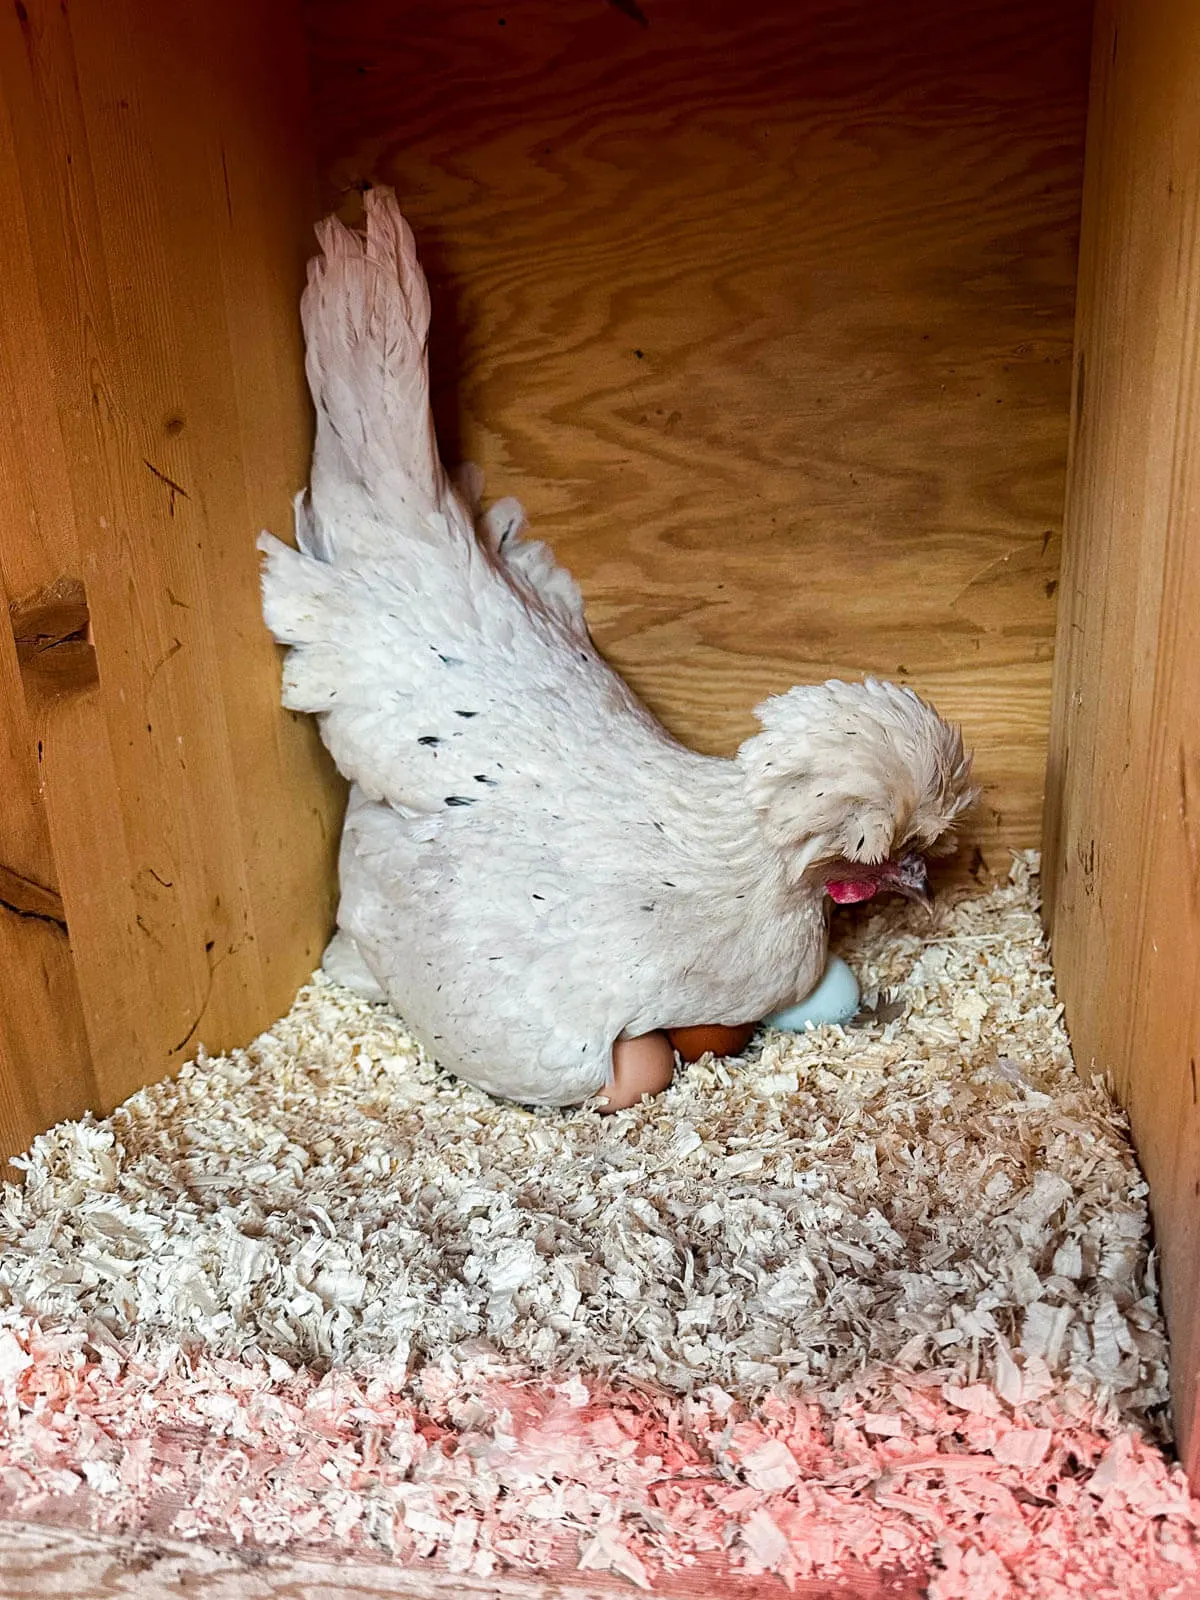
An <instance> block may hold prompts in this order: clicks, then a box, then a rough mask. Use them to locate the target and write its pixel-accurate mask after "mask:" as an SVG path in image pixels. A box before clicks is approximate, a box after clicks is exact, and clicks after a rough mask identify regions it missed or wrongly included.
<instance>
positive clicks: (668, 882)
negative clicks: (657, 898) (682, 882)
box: [663, 878, 675, 889]
mask: <svg viewBox="0 0 1200 1600" xmlns="http://www.w3.org/2000/svg"><path fill="white" fill-rule="evenodd" d="M663 886H664V888H667V889H673V888H674V887H675V885H674V884H673V883H672V882H671V880H670V878H664V879H663Z"/></svg>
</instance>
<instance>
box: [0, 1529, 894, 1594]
mask: <svg viewBox="0 0 1200 1600" xmlns="http://www.w3.org/2000/svg"><path fill="white" fill-rule="evenodd" d="M635 1592H636V1591H635V1590H634V1589H633V1588H632V1587H631V1586H630V1584H628V1583H627V1582H625V1580H624V1579H621V1578H610V1577H608V1576H607V1575H600V1576H597V1575H593V1574H587V1575H582V1574H580V1573H578V1572H576V1571H574V1570H572V1569H571V1567H570V1565H569V1564H565V1565H564V1569H563V1571H562V1572H557V1573H539V1574H536V1575H532V1574H523V1573H522V1574H517V1573H501V1574H498V1575H497V1576H495V1577H493V1578H474V1577H470V1576H464V1575H462V1574H458V1573H448V1572H445V1571H444V1570H439V1569H437V1568H434V1567H430V1566H426V1565H422V1564H418V1563H415V1564H413V1565H412V1566H402V1565H399V1564H396V1563H392V1562H387V1563H385V1562H381V1561H367V1560H353V1561H346V1560H342V1561H338V1562H336V1563H335V1562H331V1561H329V1560H327V1559H322V1558H320V1557H314V1556H304V1555H295V1554H284V1553H280V1552H277V1551H261V1550H214V1549H211V1548H205V1547H202V1546H200V1547H198V1546H196V1545H194V1544H185V1543H183V1542H181V1541H180V1540H177V1539H158V1538H147V1537H143V1538H132V1537H129V1536H120V1535H117V1536H114V1535H103V1534H94V1533H90V1532H87V1531H85V1530H83V1529H69V1528H64V1527H61V1526H60V1527H54V1528H52V1527H48V1526H46V1525H44V1524H43V1525H39V1524H34V1523H15V1522H7V1523H6V1522H0V1600H27V1597H30V1596H39V1597H40V1596H43V1595H61V1596H63V1597H70V1600H167V1597H168V1596H173V1595H180V1596H182V1595H186V1596H188V1597H189V1600H273V1597H278V1600H332V1597H333V1596H334V1595H339V1596H350V1597H357V1600H385V1597H391V1596H395V1597H397V1600H628V1597H629V1596H630V1595H631V1594H633V1593H635ZM654 1592H655V1594H657V1595H661V1596H662V1597H663V1600H761V1597H762V1596H764V1595H767V1594H772V1595H773V1594H776V1593H778V1594H779V1595H781V1596H782V1595H786V1594H788V1593H789V1592H790V1593H791V1594H793V1595H795V1596H797V1597H798V1600H919V1597H920V1595H921V1594H923V1593H924V1592H925V1587H924V1584H919V1583H918V1582H917V1580H915V1579H909V1578H905V1577H903V1576H901V1575H898V1574H884V1575H883V1576H879V1577H876V1576H874V1575H872V1574H870V1573H868V1572H866V1571H865V1570H863V1569H859V1568H853V1569H850V1570H848V1571H847V1572H846V1574H845V1575H844V1576H842V1577H838V1578H834V1579H805V1578H798V1579H797V1580H796V1581H795V1584H794V1585H793V1586H792V1587H791V1588H790V1590H789V1589H786V1588H785V1587H784V1585H783V1583H782V1581H780V1580H779V1579H777V1578H766V1579H763V1578H747V1577H744V1576H738V1575H736V1574H731V1573H729V1572H726V1571H721V1570H718V1569H717V1568H716V1567H715V1566H714V1565H710V1564H708V1563H706V1564H704V1565H703V1566H700V1567H698V1568H697V1569H695V1570H693V1571H692V1572H691V1573H684V1574H679V1575H676V1576H673V1577H666V1578H663V1579H662V1580H661V1581H660V1582H657V1583H656V1584H655V1589H654Z"/></svg>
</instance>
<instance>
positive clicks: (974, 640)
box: [308, 0, 1091, 870]
mask: <svg viewBox="0 0 1200 1600" xmlns="http://www.w3.org/2000/svg"><path fill="white" fill-rule="evenodd" d="M638 9H639V8H638V7H637V6H632V7H631V6H629V5H624V4H607V3H605V0H521V3H520V4H519V5H518V4H514V5H511V6H510V5H507V4H505V3H503V0H496V3H481V0H437V3H432V0H411V3H406V4H404V5H402V6H397V5H394V4H392V3H391V0H313V3H312V4H311V5H310V6H309V8H308V16H309V20H310V26H311V30H312V41H313V43H312V49H313V67H314V76H315V94H316V100H317V110H318V116H317V127H318V130H319V136H320V140H321V151H320V159H321V164H322V167H323V169H324V172H325V174H326V179H327V193H328V196H329V198H330V199H331V200H332V201H334V202H337V201H338V200H339V199H340V198H342V197H343V196H344V195H346V193H347V192H348V191H349V190H350V189H352V187H353V186H354V185H355V184H356V183H359V182H362V181H363V180H367V179H376V180H385V181H389V182H391V183H393V184H394V185H395V186H396V188H397V190H398V192H399V194H400V196H401V198H402V202H403V204H404V205H405V206H406V208H407V210H408V212H409V215H410V216H411V218H412V220H413V222H414V225H415V227H416V230H417V234H418V238H419V243H420V245H421V249H422V252H423V255H424V259H425V261H426V264H427V267H428V269H429V272H430V276H431V279H432V287H433V294H434V318H435V327H434V338H433V363H434V380H435V387H436V399H437V409H438V412H439V428H440V432H441V436H442V441H443V446H444V449H445V452H446V454H447V456H448V457H449V458H450V459H451V460H454V459H455V458H456V457H458V456H467V457H469V458H474V459H476V460H478V461H480V462H481V463H482V465H483V466H484V467H485V469H486V471H487V474H488V482H489V486H490V490H491V492H492V493H493V494H502V493H515V494H517V495H519V496H520V497H521V498H522V499H524V500H525V502H526V504H527V506H528V508H529V510H530V513H531V515H532V519H533V523H534V526H535V528H536V529H537V531H538V532H539V533H540V534H543V535H545V536H547V537H548V538H549V539H550V541H551V542H552V543H553V544H554V546H555V547H556V549H557V550H558V552H559V553H560V555H561V556H562V557H563V558H564V559H565V560H566V562H567V563H568V564H569V566H570V567H571V568H572V570H573V571H574V572H575V573H576V575H577V576H578V577H579V578H580V580H581V582H582V584H583V587H584V590H585V593H586V595H587V599H588V603H589V610H590V615H591V618H592V620H593V624H594V628H595V632H596V635H597V638H598V641H599V642H600V644H601V645H602V647H603V648H604V649H605V651H606V652H607V653H608V655H609V656H610V657H611V658H612V660H613V661H614V662H615V663H616V665H617V666H618V667H619V668H620V669H621V670H622V671H623V672H624V673H626V675H627V676H628V677H629V678H630V680H631V681H632V682H633V684H634V685H635V687H636V688H637V689H638V690H639V691H640V692H641V694H642V695H643V696H644V698H645V699H646V700H647V701H648V702H649V703H650V705H652V706H653V707H654V709H655V710H656V711H658V712H659V713H660V714H661V715H662V716H663V717H664V719H665V720H666V721H667V723H668V724H669V725H670V726H671V727H672V728H673V729H674V730H675V731H676V732H677V733H679V734H680V735H681V736H683V737H684V738H686V739H688V740H690V741H691V742H693V743H694V744H695V745H697V746H698V747H700V748H702V749H704V750H708V751H716V752H727V751H729V750H731V749H732V748H733V747H735V746H736V744H737V743H738V742H739V741H740V740H741V739H742V738H743V737H745V735H746V734H747V733H749V732H751V731H752V729H753V722H752V719H751V714H750V713H751V708H752V707H753V705H754V704H755V703H756V702H757V701H758V700H759V699H761V698H762V697H763V696H765V695H766V694H768V693H771V692H774V691H777V690H780V689H783V688H785V687H787V686H788V685H790V684H791V683H794V682H798V681H805V680H810V681H811V680H814V679H820V678H823V677H827V676H830V675H831V674H838V675H848V676H853V675H857V674H859V673H861V672H863V671H866V670H869V671H873V672H876V673H878V674H882V675H886V676H888V677H893V678H898V679H902V680H905V681H908V682H911V683H913V684H915V685H916V686H918V687H919V688H920V689H922V690H923V691H925V692H927V693H929V694H930V695H932V697H933V698H934V699H935V701H936V702H937V703H938V705H939V706H940V707H941V708H942V709H944V710H945V711H946V712H947V713H949V714H951V715H953V716H955V717H958V718H961V719H962V721H963V722H964V723H965V724H966V728H967V732H968V735H969V737H970V739H971V740H972V742H973V743H974V744H975V746H976V749H977V752H978V766H979V772H980V775H981V777H982V779H983V783H984V787H985V791H986V795H985V805H984V807H983V809H982V811H981V814H980V817H979V819H978V824H977V828H976V838H977V840H978V842H979V843H980V844H981V845H982V847H983V850H984V852H985V853H986V856H987V858H988V862H989V864H992V865H994V866H996V867H998V868H1000V869H1002V870H1003V869H1004V868H1005V867H1006V866H1007V853H1006V849H1005V847H1006V846H1008V845H1031V844H1036V843H1037V841H1038V838H1039V829H1040V817H1041V802H1042V784H1043V777H1044V770H1045V750H1046V737H1047V727H1048V723H1049V707H1050V672H1051V665H1050V658H1051V651H1052V644H1053V637H1054V619H1055V606H1056V588H1057V580H1058V563H1059V529H1060V518H1061V511H1062V491H1063V481H1064V471H1065V462H1066V440H1067V417H1068V396H1069V371H1070V352H1071V336H1072V316H1073V299H1074V283H1075V262H1076V219H1077V212H1078V205H1079V195H1080V188H1081V183H1082V155H1083V132H1084V117H1085V109H1086V100H1087V65H1088V37H1089V30H1090V21H1091V0H1061V3H1059V4H1056V5H1053V6H1046V5H1044V4H1041V3H1040V0H976V3H973V4H970V5H963V4H962V3H961V0H921V3H919V4H903V5H898V4H896V3H895V0H811V3H810V0H805V3H804V4H802V5H798V4H796V3H795V0H762V3H759V4H755V5H750V6H746V5H743V4H737V3H735V0H642V4H641V12H642V15H643V22H639V21H638V20H637V16H636V13H637V12H638ZM631 11H632V12H633V13H634V15H631V14H630V13H631ZM965 859H966V860H967V861H968V862H969V861H970V860H971V859H972V851H971V850H969V849H968V850H967V851H966V852H965Z"/></svg>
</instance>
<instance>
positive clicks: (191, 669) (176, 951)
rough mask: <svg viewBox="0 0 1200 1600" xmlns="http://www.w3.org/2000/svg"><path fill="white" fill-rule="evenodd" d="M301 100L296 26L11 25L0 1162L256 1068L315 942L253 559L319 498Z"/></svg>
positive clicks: (0, 90)
mask: <svg viewBox="0 0 1200 1600" xmlns="http://www.w3.org/2000/svg"><path fill="white" fill-rule="evenodd" d="M306 93H307V90H306V81H305V66H304V58H303V46H302V35H301V29H300V26H299V18H298V15H297V13H296V10H295V8H294V6H293V4H292V3H291V0H260V3H257V4H255V5H249V6H247V5H242V4H239V3H237V0H176V3H174V4H172V5H169V6H161V5H154V4H151V3H150V0H72V4H71V5H70V6H69V7H68V6H66V5H60V4H59V0H21V3H20V4H16V5H15V6H14V5H11V4H10V5H8V6H5V7H4V8H3V9H0V302H2V304H3V316H2V317H0V414H2V415H3V417H4V428H3V430H0V530H2V533H0V590H2V591H3V599H4V604H5V607H6V615H7V618H8V623H9V625H7V626H0V789H2V790H3V801H2V803H0V964H2V970H3V982H2V985H0V1154H3V1153H6V1152H11V1151H13V1150H16V1149H19V1148H21V1147H22V1146H24V1145H25V1143H26V1142H27V1141H28V1139H29V1138H30V1136H31V1135H32V1134H34V1133H35V1132H37V1131H38V1130H39V1129H41V1128H43V1127H45V1126H47V1125H48V1124H50V1123H52V1122H54V1121H56V1120H57V1119H59V1118H62V1117H64V1116H68V1115H75V1114H78V1113H79V1112H81V1111H82V1110H83V1109H84V1108H85V1107H87V1106H95V1107H108V1106H111V1105H112V1104H113V1103H114V1102H116V1101H117V1100H119V1099H121V1098H122V1097H123V1096H124V1095H126V1094H128V1093H129V1092H130V1091H131V1090H132V1089H134V1088H136V1087H137V1086H138V1085H140V1084H142V1083H145V1082H147V1081H149V1080H152V1079H154V1078H157V1077H161V1076H162V1075H163V1074H164V1073H166V1072H167V1071H169V1070H170V1069H171V1068H172V1067H173V1066H176V1065H177V1064H178V1063H179V1062H180V1061H182V1060H184V1059H186V1058H187V1057H188V1056H190V1055H192V1054H194V1052H195V1050H196V1048H197V1046H198V1045H199V1044H200V1043H201V1042H203V1043H205V1044H207V1045H209V1046H211V1047H217V1046H221V1045H228V1044H232V1043H237V1042H241V1041H244V1040H245V1039H246V1038H248V1037H249V1036H250V1035H252V1034H253V1033H254V1032H255V1031H256V1030H257V1029H258V1028H260V1027H261V1026H263V1025H265V1024H266V1023H267V1022H268V1021H269V1020H270V1019H271V1018H273V1017H274V1016H276V1015H277V1014H278V1013H279V1011H280V1010H281V1009H283V1008H284V1007H286V1005H287V1003H288V1002H289V1000H290V998H291V995H292V993H293V991H294V989H295V987H296V986H297V984H298V983H299V982H300V981H301V980H302V979H303V978H304V977H305V976H306V974H307V973H308V972H309V971H310V970H311V969H312V967H313V966H314V964H315V963H316V962H317V960H318V959H319V954H320V949H321V944H322V941H323V939H324V938H325V937H326V935H327V932H328V928H329V924H330V918H331V905H332V884H333V872H332V854H333V847H334V843H335V836H336V831H337V826H336V824H337V807H338V801H339V796H338V791H337V788H336V786H335V784H334V782H333V781H332V779H331V777H330V774H329V771H328V768H327V766H326V764H325V761H324V757H323V755H322V754H321V753H320V751H319V748H318V746H317V743H316V740H315V736H314V730H313V729H312V728H311V727H310V726H306V725H301V724H299V723H298V722H295V721H292V720H289V719H287V718H285V717H284V716H283V715H282V714H281V713H280V711H279V709H278V670H277V666H276V663H275V659H274V646H273V645H272V644H271V642H270V640H269V639H268V637H267V635H266V633H265V630H264V629H263V627H262V625H261V623H260V621H259V617H258V611H257V593H256V589H257V584H256V566H255V560H256V558H255V552H254V538H255V535H256V533H257V531H258V529H259V528H260V527H261V526H262V525H264V524H269V525H270V526H272V527H273V528H274V529H276V530H277V531H280V532H286V530H287V526H288V523H289V505H288V502H289V498H290V496H291V494H292V493H293V492H294V491H295V489H296V488H298V487H299V486H300V485H301V484H302V483H303V481H304V478H305V475H306V465H307V463H306V455H307V449H308V427H309V423H308V415H307V406H306V401H305V395H304V390H303V385H302V378H301V373H300V351H299V337H298V329H297V322H296V302H297V295H298V292H299V287H300V284H301V282H302V268H303V261H304V258H305V255H306V254H307V252H308V247H309V235H308V225H309V222H310V221H311V218H312V215H313V211H314V198H315V197H314V194H313V191H312V186H311V185H312V166H311V155H310V146H309V143H308V140H309V129H308V126H307V105H306Z"/></svg>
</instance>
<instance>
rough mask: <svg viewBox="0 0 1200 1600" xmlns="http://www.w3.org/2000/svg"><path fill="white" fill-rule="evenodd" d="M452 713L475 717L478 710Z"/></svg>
mask: <svg viewBox="0 0 1200 1600" xmlns="http://www.w3.org/2000/svg"><path fill="white" fill-rule="evenodd" d="M454 715H455V716H456V717H477V716H478V715H479V713H478V711H456V712H455V713H454Z"/></svg>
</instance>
